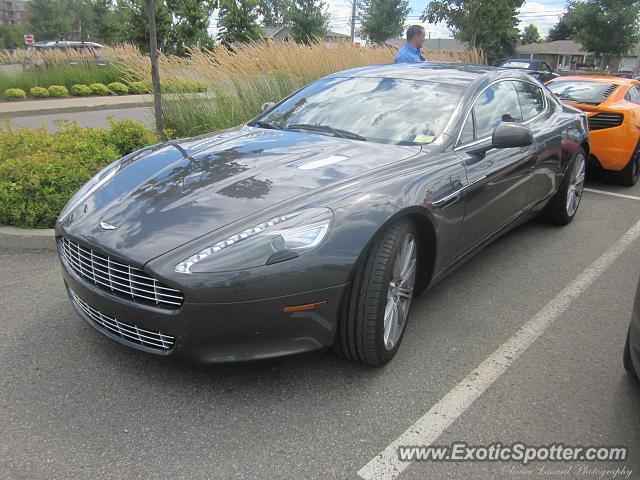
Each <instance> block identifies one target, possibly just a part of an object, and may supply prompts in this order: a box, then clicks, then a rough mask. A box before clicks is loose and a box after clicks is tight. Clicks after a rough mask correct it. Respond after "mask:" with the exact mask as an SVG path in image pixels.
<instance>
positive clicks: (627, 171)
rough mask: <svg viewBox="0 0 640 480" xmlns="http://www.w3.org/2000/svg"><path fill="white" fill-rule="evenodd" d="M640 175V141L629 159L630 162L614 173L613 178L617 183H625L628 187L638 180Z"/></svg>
mask: <svg viewBox="0 0 640 480" xmlns="http://www.w3.org/2000/svg"><path fill="white" fill-rule="evenodd" d="M639 177H640V143H638V145H637V146H636V149H635V150H634V152H633V154H632V155H631V158H630V159H629V163H627V165H626V166H625V167H624V168H623V169H622V170H620V171H619V172H615V173H614V175H613V179H614V180H615V182H616V183H618V184H620V185H625V186H627V187H632V186H634V185H635V184H636V183H637V182H638V178H639Z"/></svg>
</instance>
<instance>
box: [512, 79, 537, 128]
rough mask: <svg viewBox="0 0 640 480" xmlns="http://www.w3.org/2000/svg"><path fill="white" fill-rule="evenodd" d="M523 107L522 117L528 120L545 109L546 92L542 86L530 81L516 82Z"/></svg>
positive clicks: (521, 106)
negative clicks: (544, 92) (543, 91)
mask: <svg viewBox="0 0 640 480" xmlns="http://www.w3.org/2000/svg"><path fill="white" fill-rule="evenodd" d="M514 83H515V84H516V92H518V100H519V101H520V108H521V109H522V119H523V120H524V121H525V122H526V121H527V120H529V119H531V118H533V117H535V116H536V115H538V114H540V113H541V112H543V111H544V94H543V93H542V89H541V88H540V87H537V86H535V85H534V84H533V83H529V82H514Z"/></svg>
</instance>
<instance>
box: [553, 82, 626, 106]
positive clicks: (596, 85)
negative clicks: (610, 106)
mask: <svg viewBox="0 0 640 480" xmlns="http://www.w3.org/2000/svg"><path fill="white" fill-rule="evenodd" d="M547 87H549V90H551V91H552V92H553V93H555V95H556V96H557V97H558V98H559V99H560V100H564V101H567V102H575V103H585V104H587V105H599V104H600V103H602V102H604V101H605V100H606V99H607V97H608V96H609V95H611V94H612V93H613V91H614V90H615V89H616V88H617V87H616V85H614V84H612V83H603V82H587V81H580V80H571V81H569V80H563V81H558V82H551V83H549V84H547Z"/></svg>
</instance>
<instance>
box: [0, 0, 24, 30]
mask: <svg viewBox="0 0 640 480" xmlns="http://www.w3.org/2000/svg"><path fill="white" fill-rule="evenodd" d="M26 22H27V5H26V2H24V1H22V0H0V25H7V26H13V25H24V24H25V23H26Z"/></svg>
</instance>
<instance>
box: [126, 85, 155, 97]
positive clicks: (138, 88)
mask: <svg viewBox="0 0 640 480" xmlns="http://www.w3.org/2000/svg"><path fill="white" fill-rule="evenodd" d="M129 93H133V94H134V95H142V94H145V93H151V86H150V85H149V84H148V83H147V82H131V83H130V84H129Z"/></svg>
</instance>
